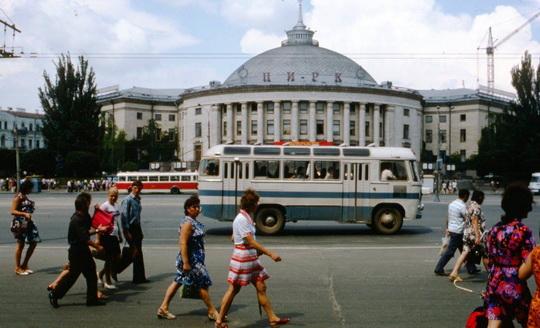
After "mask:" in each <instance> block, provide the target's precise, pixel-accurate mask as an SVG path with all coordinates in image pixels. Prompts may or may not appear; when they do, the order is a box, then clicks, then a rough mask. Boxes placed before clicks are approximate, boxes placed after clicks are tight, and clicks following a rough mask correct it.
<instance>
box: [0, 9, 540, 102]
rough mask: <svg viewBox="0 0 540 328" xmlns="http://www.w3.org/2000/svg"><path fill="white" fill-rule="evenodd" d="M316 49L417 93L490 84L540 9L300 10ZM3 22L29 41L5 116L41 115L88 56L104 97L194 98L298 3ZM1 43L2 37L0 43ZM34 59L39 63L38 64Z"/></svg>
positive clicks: (4, 95) (52, 15)
mask: <svg viewBox="0 0 540 328" xmlns="http://www.w3.org/2000/svg"><path fill="white" fill-rule="evenodd" d="M303 8H304V22H305V24H306V25H307V26H309V27H310V28H311V29H313V30H315V31H317V32H316V34H315V36H314V38H315V39H317V40H318V41H319V42H320V46H321V47H324V48H328V49H331V50H334V51H337V52H340V53H343V54H344V55H347V56H349V57H350V58H352V59H353V60H355V61H356V62H358V63H359V64H360V65H362V66H363V67H364V68H365V69H366V70H367V71H368V72H369V73H370V74H371V75H372V76H373V77H374V78H375V80H377V81H378V82H382V81H392V82H393V84H394V85H395V86H399V87H405V88H411V89H432V88H433V89H442V88H459V87H462V86H465V87H467V88H473V89H474V88H477V87H478V85H479V84H480V85H485V84H487V77H486V76H487V63H486V58H485V57H486V55H485V51H484V50H477V48H478V47H479V46H485V45H486V43H487V40H486V33H487V30H488V28H489V27H490V26H492V28H493V35H494V38H495V39H502V38H503V37H505V36H506V35H508V34H509V33H511V32H512V31H513V30H514V29H516V28H517V27H518V26H520V25H521V24H522V23H523V22H524V21H525V20H526V19H528V18H529V17H531V16H532V15H533V14H534V13H535V12H537V11H538V10H540V0H506V1H502V0H399V1H395V0H379V1H371V0H305V1H304V3H303ZM0 9H2V11H3V12H2V11H0V19H2V20H5V21H8V22H13V23H14V24H15V25H16V26H17V27H18V28H19V29H21V31H22V33H20V34H17V35H16V38H15V43H14V44H13V43H12V39H11V36H10V35H9V33H8V38H7V39H6V40H5V42H6V45H7V46H8V47H10V46H13V45H14V46H15V47H16V52H18V51H20V50H21V49H22V50H23V51H24V54H23V55H22V58H18V59H0V106H1V107H2V108H3V109H6V108H7V107H13V108H16V107H21V108H26V109H27V110H28V111H34V110H36V109H39V108H40V107H41V106H40V104H39V99H38V97H37V88H38V87H40V86H43V72H44V71H47V72H48V73H49V74H51V75H54V74H55V70H54V61H55V60H57V58H58V56H59V55H60V54H62V53H67V52H70V53H71V54H72V57H76V56H78V55H84V56H85V58H86V59H88V61H89V63H90V65H91V66H92V67H93V68H94V70H95V72H96V77H97V84H98V87H100V88H103V87H108V86H111V85H120V88H123V89H125V88H130V87H132V86H139V87H148V88H189V87H194V86H201V85H206V84H207V83H208V82H209V81H212V80H218V81H224V80H225V79H226V78H227V77H228V75H229V74H230V73H232V72H233V71H234V70H235V69H236V68H237V67H238V66H240V65H241V64H242V63H243V62H245V61H246V60H248V59H249V58H250V57H251V56H253V55H255V54H257V53H261V52H263V51H266V50H269V49H272V48H275V47H279V46H280V42H281V41H282V40H284V39H285V38H286V37H285V32H284V31H285V30H288V29H290V28H292V27H293V26H294V25H295V23H296V21H297V17H298V2H297V1H296V0H115V1H109V0H40V1H33V0H18V1H13V0H0ZM538 40H540V18H538V19H537V20H535V21H534V22H533V23H532V24H530V25H528V26H526V27H525V28H523V29H522V30H521V31H520V32H519V33H518V34H516V35H515V36H514V37H512V38H511V39H509V40H508V41H507V42H505V43H504V44H502V45H501V46H500V47H499V48H498V49H497V51H496V53H495V87H496V88H499V89H503V90H506V91H513V89H512V86H511V84H510V73H509V72H510V69H511V68H512V67H513V66H515V65H517V64H519V62H520V58H521V56H522V55H523V53H524V51H525V50H529V51H530V52H531V53H533V59H534V62H535V64H536V65H537V64H538V57H539V54H540V44H539V42H538ZM1 41H2V43H3V42H4V39H2V40H1ZM30 53H33V55H32V56H31V55H30Z"/></svg>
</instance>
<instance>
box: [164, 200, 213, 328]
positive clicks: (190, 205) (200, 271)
mask: <svg viewBox="0 0 540 328" xmlns="http://www.w3.org/2000/svg"><path fill="white" fill-rule="evenodd" d="M200 203H201V201H200V200H199V197H197V196H191V197H190V198H188V199H187V200H186V202H185V203H184V213H185V214H186V217H185V218H183V219H182V220H181V222H180V228H179V229H178V232H179V234H180V252H179V253H178V255H177V257H176V278H175V279H174V281H173V282H172V283H171V285H170V286H169V288H167V291H166V292H165V297H164V299H163V303H161V306H160V307H159V309H158V312H157V316H158V318H159V319H169V320H171V319H176V316H175V315H173V314H172V313H171V312H169V304H170V302H171V300H172V298H173V297H174V295H175V294H176V292H177V291H178V288H180V286H181V285H190V286H195V287H198V289H199V293H200V296H201V299H202V301H203V302H204V304H206V306H207V308H208V318H209V319H211V320H216V318H217V317H218V312H217V311H216V309H215V308H214V305H212V301H211V299H210V293H209V291H208V288H209V287H210V286H211V285H212V281H211V280H210V275H209V274H208V270H207V269H206V265H205V264H204V257H205V254H204V235H205V233H204V230H203V228H204V225H203V224H202V223H201V222H199V221H197V216H198V215H199V213H200V212H201V207H200Z"/></svg>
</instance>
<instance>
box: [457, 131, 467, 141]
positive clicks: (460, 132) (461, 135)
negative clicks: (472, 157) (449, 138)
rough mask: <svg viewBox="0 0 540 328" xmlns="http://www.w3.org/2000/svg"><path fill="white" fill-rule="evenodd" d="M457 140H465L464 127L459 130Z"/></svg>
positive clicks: (465, 132)
mask: <svg viewBox="0 0 540 328" xmlns="http://www.w3.org/2000/svg"><path fill="white" fill-rule="evenodd" d="M459 141H460V142H466V141H467V130H466V129H461V130H459Z"/></svg>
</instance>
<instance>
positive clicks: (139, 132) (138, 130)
mask: <svg viewBox="0 0 540 328" xmlns="http://www.w3.org/2000/svg"><path fill="white" fill-rule="evenodd" d="M141 139H142V128H137V140H141Z"/></svg>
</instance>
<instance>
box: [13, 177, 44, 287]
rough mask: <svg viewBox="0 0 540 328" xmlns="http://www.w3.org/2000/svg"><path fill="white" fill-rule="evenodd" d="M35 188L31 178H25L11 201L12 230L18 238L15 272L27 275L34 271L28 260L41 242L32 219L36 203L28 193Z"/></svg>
mask: <svg viewBox="0 0 540 328" xmlns="http://www.w3.org/2000/svg"><path fill="white" fill-rule="evenodd" d="M33 188H34V184H33V183H32V182H31V181H30V180H25V181H24V182H23V183H22V184H21V185H20V187H19V193H18V194H17V196H15V198H13V201H12V202H11V215H13V220H12V221H11V232H12V233H13V237H15V239H16V240H17V247H16V248H15V273H16V274H18V275H20V276H27V275H29V274H32V273H34V271H33V270H31V269H30V268H29V267H28V262H29V261H30V258H31V257H32V254H34V250H35V249H36V246H37V244H38V243H40V242H41V238H40V237H39V233H38V230H37V227H36V225H35V224H34V221H33V220H32V214H33V213H34V210H35V203H34V202H33V201H31V200H30V199H28V195H29V194H30V193H32V189H33ZM25 243H26V244H28V249H27V250H26V255H25V256H24V260H23V262H22V263H21V257H22V252H23V250H24V245H25Z"/></svg>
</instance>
